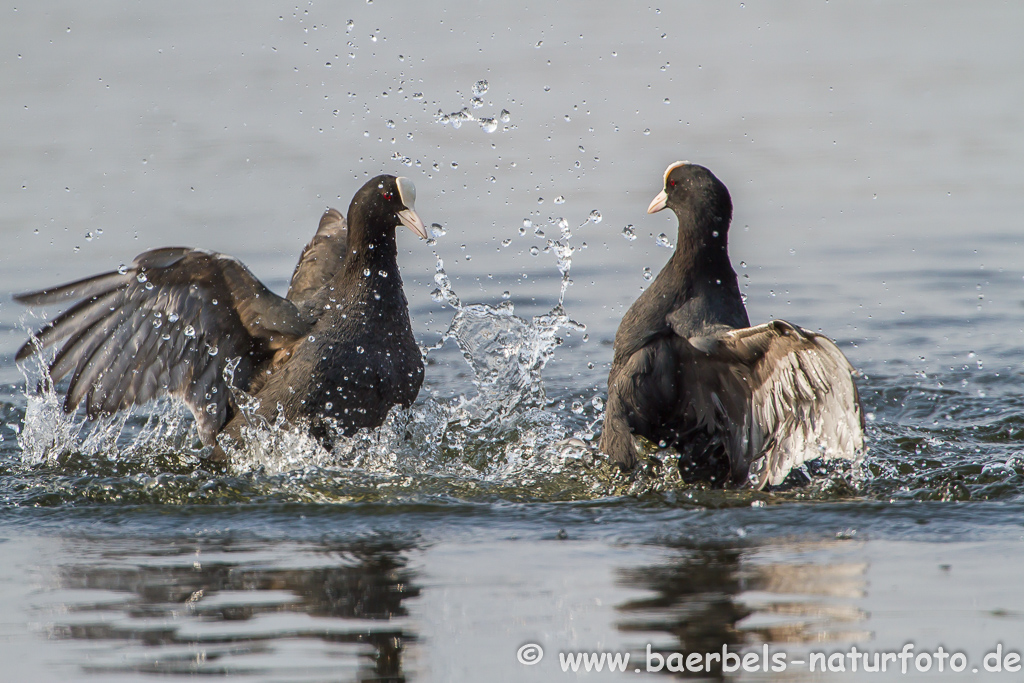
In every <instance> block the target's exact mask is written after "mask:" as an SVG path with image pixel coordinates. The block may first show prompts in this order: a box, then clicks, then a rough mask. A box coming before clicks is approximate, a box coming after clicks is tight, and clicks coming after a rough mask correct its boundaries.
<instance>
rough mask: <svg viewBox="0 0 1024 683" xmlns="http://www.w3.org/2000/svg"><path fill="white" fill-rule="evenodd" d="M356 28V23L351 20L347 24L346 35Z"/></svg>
mask: <svg viewBox="0 0 1024 683" xmlns="http://www.w3.org/2000/svg"><path fill="white" fill-rule="evenodd" d="M355 27H356V22H354V21H352V20H351V19H349V20H348V21H347V22H346V23H345V33H352V29H354V28H355Z"/></svg>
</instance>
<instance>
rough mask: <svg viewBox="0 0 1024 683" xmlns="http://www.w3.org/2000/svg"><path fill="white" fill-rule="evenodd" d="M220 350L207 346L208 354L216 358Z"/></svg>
mask: <svg viewBox="0 0 1024 683" xmlns="http://www.w3.org/2000/svg"><path fill="white" fill-rule="evenodd" d="M219 351H220V350H219V349H218V348H217V347H216V346H207V347H206V352H207V353H208V354H210V355H211V356H216V355H217V353H218V352H219Z"/></svg>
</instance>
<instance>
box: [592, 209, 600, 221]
mask: <svg viewBox="0 0 1024 683" xmlns="http://www.w3.org/2000/svg"><path fill="white" fill-rule="evenodd" d="M590 222H591V223H600V222H601V212H600V211H598V210H597V209H594V210H593V211H591V212H590Z"/></svg>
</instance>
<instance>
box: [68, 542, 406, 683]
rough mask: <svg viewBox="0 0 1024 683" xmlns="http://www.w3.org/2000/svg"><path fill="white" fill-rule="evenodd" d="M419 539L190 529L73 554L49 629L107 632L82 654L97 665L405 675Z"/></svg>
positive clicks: (115, 669)
mask: <svg viewBox="0 0 1024 683" xmlns="http://www.w3.org/2000/svg"><path fill="white" fill-rule="evenodd" d="M101 545H104V544H101ZM414 548H415V546H414V545H413V544H411V543H406V542H401V541H396V540H394V539H378V538H374V539H371V540H359V541H355V542H323V543H321V544H316V545H312V546H310V545H296V546H295V547H294V548H292V549H291V551H290V552H289V551H285V552H282V551H283V550H285V549H284V548H281V547H280V546H275V547H274V548H270V547H267V546H266V545H264V544H252V543H248V542H245V541H238V540H232V539H217V540H213V541H211V540H207V539H204V540H202V541H199V542H197V541H195V540H194V539H192V540H172V541H169V542H166V543H163V544H157V543H156V542H154V544H153V545H152V546H151V547H148V548H144V549H141V550H140V549H137V548H125V547H109V546H108V547H107V548H106V549H104V550H101V551H100V552H98V553H95V554H92V556H90V557H86V558H81V557H75V556H74V554H72V558H71V559H70V561H69V562H68V563H67V564H65V565H63V566H61V567H59V568H58V569H57V570H56V581H57V583H58V590H59V591H60V592H59V593H58V597H61V596H64V595H66V599H65V600H64V601H63V603H62V604H60V607H59V609H58V611H59V612H64V614H62V615H60V616H58V617H57V618H55V619H54V620H53V621H52V625H51V626H50V627H49V636H50V637H51V638H54V639H63V640H86V641H93V642H95V641H108V642H109V645H110V650H109V653H107V655H106V656H105V654H104V649H103V648H100V651H99V652H95V651H93V654H94V656H92V657H90V658H89V659H90V660H91V661H90V662H89V663H85V664H83V665H82V668H83V670H84V671H86V672H87V673H91V674H104V673H106V674H113V673H126V672H139V673H148V674H164V675H182V674H186V675H188V674H204V675H221V676H223V675H231V676H234V677H240V678H243V679H244V678H248V677H256V678H260V679H262V677H263V676H268V675H269V676H274V675H276V676H280V675H282V674H285V673H286V672H287V677H288V680H307V677H308V679H309V680H323V678H324V677H325V676H327V677H330V679H331V680H356V681H367V680H373V681H405V680H406V674H405V673H404V672H403V665H402V660H403V652H404V650H405V647H406V645H407V644H408V643H409V642H411V641H414V640H415V637H416V636H415V634H414V633H413V632H411V631H410V630H409V628H408V624H407V623H406V622H405V621H404V619H403V618H404V617H406V616H407V614H408V613H407V610H406V607H405V605H404V602H405V601H406V600H407V599H408V598H410V597H415V596H417V595H419V592H420V589H419V588H418V587H417V586H416V584H415V576H414V572H413V571H412V570H411V569H409V568H408V566H407V562H408V557H407V556H408V553H409V552H410V551H411V550H413V549H414ZM282 565H284V566H282ZM288 565H292V566H288ZM65 592H67V593H66V594H65ZM283 667H286V668H283ZM339 677H340V678H339Z"/></svg>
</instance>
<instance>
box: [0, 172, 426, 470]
mask: <svg viewBox="0 0 1024 683" xmlns="http://www.w3.org/2000/svg"><path fill="white" fill-rule="evenodd" d="M415 200H416V189H415V187H414V186H413V184H412V182H411V181H410V180H409V179H408V178H400V177H399V178H396V177H394V176H391V175H380V176H377V177H376V178H373V179H372V180H370V181H369V182H367V183H366V184H365V185H363V187H362V188H361V189H360V190H359V191H358V192H357V193H356V194H355V196H354V197H353V199H352V203H351V205H350V206H349V210H348V221H347V224H346V221H345V219H344V218H343V217H342V215H341V214H340V213H339V212H338V211H336V210H334V209H329V210H328V211H327V212H326V213H325V214H324V215H323V217H322V218H321V220H320V225H319V229H318V230H317V232H316V235H315V236H314V237H313V239H312V240H311V241H310V243H309V244H308V245H307V246H306V248H305V249H304V250H303V252H302V256H301V257H300V259H299V263H298V265H297V266H296V268H295V272H294V273H293V275H292V279H291V286H290V287H289V289H288V294H287V296H286V297H284V298H282V297H280V296H277V295H276V294H274V293H273V292H271V291H270V290H269V289H267V287H266V286H264V285H263V283H261V282H260V281H259V280H257V279H256V278H255V276H253V274H252V273H251V272H250V271H249V269H248V268H246V267H245V266H244V265H243V264H242V263H241V262H239V261H238V260H236V259H234V258H232V257H230V256H226V255H224V254H218V253H214V252H208V251H203V250H200V249H190V248H187V247H166V248H162V249H154V250H151V251H147V252H145V253H143V254H140V255H139V256H138V257H137V258H136V259H135V261H134V262H133V263H132V265H131V266H126V267H122V268H120V269H118V270H117V271H114V272H110V273H103V274H101V275H96V276H93V277H90V278H86V279H84V280H79V281H77V282H72V283H69V284H66V285H61V286H58V287H53V288H51V289H45V290H42V291H38V292H29V293H26V294H20V295H17V296H15V299H16V300H17V301H19V302H21V303H23V304H27V305H31V306H36V305H49V304H61V303H67V302H75V301H77V303H75V304H74V305H73V306H71V307H70V308H69V309H68V310H66V311H65V312H64V313H63V314H61V315H60V316H58V317H57V318H55V319H54V320H53V321H51V322H50V323H48V324H47V325H45V326H44V327H43V328H42V329H41V330H40V331H39V332H38V333H37V334H35V335H34V336H33V337H32V338H31V339H30V340H29V341H28V342H26V343H25V345H24V346H22V347H21V349H20V350H19V351H18V353H17V360H19V361H21V360H24V359H25V358H27V357H29V356H30V355H32V354H33V353H42V352H43V350H44V349H46V348H47V347H49V346H52V345H55V344H58V343H60V342H64V344H63V347H62V348H61V349H60V351H59V352H58V353H57V355H56V357H55V358H54V360H53V362H52V363H51V364H50V366H49V378H50V380H52V381H53V382H58V381H60V380H61V379H62V378H63V377H65V376H67V375H70V376H71V380H70V383H69V384H68V386H67V394H66V396H65V399H64V409H65V410H66V411H68V412H73V411H74V410H75V409H76V408H77V407H78V406H79V404H81V403H83V402H84V404H85V406H86V411H87V415H88V416H89V417H90V418H96V417H98V416H101V415H109V414H112V413H114V412H116V411H118V410H121V409H123V408H127V407H128V406H131V405H135V404H139V403H144V402H146V401H149V400H150V399H153V398H157V397H159V396H161V395H165V394H169V395H171V396H174V397H178V398H180V399H182V400H183V401H184V402H185V404H186V405H187V406H188V408H189V409H190V410H191V412H192V415H193V416H194V417H195V420H196V423H197V425H198V429H199V436H200V438H201V440H202V442H203V444H205V445H207V446H216V448H215V449H214V452H213V458H214V459H215V460H223V459H224V458H225V454H224V450H223V448H222V447H221V445H218V444H217V437H218V435H219V434H224V435H226V436H227V438H230V439H238V437H239V435H240V431H241V428H242V427H243V426H244V425H245V424H247V421H248V420H249V418H248V417H247V416H246V415H245V414H244V413H243V412H242V411H241V410H240V409H239V406H238V405H237V404H236V401H235V398H234V397H233V395H232V391H231V387H230V386H229V384H228V381H229V380H228V379H227V378H226V376H225V369H227V368H230V370H229V374H230V382H231V384H232V385H233V386H234V387H235V388H237V389H240V390H242V391H245V392H246V393H248V394H250V395H251V396H254V397H255V398H256V400H257V401H258V407H256V408H255V410H253V411H252V413H253V414H255V415H259V416H261V417H262V418H264V419H265V420H268V421H270V422H274V421H276V420H277V419H279V418H283V419H284V420H285V421H287V422H288V423H292V422H295V421H298V420H302V421H305V422H308V426H309V428H310V430H311V431H312V432H313V433H314V434H315V435H317V436H318V437H320V438H321V439H326V438H327V437H328V436H329V434H330V431H331V430H330V426H329V425H328V424H327V422H325V420H324V418H332V419H333V421H334V424H335V425H336V426H337V428H339V429H340V430H341V432H342V433H345V434H351V433H353V432H355V431H356V430H358V429H360V428H363V427H371V428H372V427H377V426H379V425H380V424H381V422H383V420H384V417H385V416H386V415H387V413H388V411H389V410H390V409H391V407H392V406H394V405H396V404H400V405H402V406H409V405H410V404H411V403H412V402H413V400H415V398H416V395H417V394H418V393H419V389H420V385H421V384H422V383H423V360H422V356H421V353H420V349H419V347H418V346H417V344H416V341H415V339H414V338H413V334H412V328H411V325H410V321H409V306H408V302H407V300H406V297H405V292H404V291H403V289H402V278H401V275H400V274H399V271H398V260H397V247H396V242H395V228H396V227H397V225H398V224H399V223H400V224H402V225H405V226H406V227H408V228H409V229H411V230H412V231H413V232H414V233H416V234H417V235H418V236H419V237H421V238H426V237H427V233H426V230H425V229H424V226H423V221H422V220H420V217H419V216H418V215H417V213H416V211H415V206H414V205H415ZM221 438H222V439H223V438H224V437H223V436H222V437H221Z"/></svg>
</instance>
